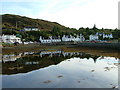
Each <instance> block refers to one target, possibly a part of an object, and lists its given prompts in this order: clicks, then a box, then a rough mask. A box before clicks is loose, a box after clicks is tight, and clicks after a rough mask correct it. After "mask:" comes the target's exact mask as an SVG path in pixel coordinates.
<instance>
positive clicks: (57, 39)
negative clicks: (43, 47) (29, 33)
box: [39, 36, 61, 43]
mask: <svg viewBox="0 0 120 90" xmlns="http://www.w3.org/2000/svg"><path fill="white" fill-rule="evenodd" d="M39 40H40V42H41V43H54V42H61V39H60V36H58V37H52V36H49V38H47V39H46V38H44V37H42V36H40V38H39Z"/></svg>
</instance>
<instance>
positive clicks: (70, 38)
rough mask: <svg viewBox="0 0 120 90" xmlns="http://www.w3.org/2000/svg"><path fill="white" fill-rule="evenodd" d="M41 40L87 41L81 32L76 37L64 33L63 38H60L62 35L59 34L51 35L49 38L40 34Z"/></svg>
mask: <svg viewBox="0 0 120 90" xmlns="http://www.w3.org/2000/svg"><path fill="white" fill-rule="evenodd" d="M39 40H40V42H41V43H54V42H62V41H65V42H67V41H75V42H82V41H85V38H84V36H83V35H82V34H80V35H77V36H76V37H74V36H72V35H63V37H62V38H60V36H58V37H53V36H49V38H47V39H45V38H44V37H42V36H40V38H39Z"/></svg>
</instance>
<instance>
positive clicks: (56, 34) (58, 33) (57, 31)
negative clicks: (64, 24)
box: [52, 26, 60, 36]
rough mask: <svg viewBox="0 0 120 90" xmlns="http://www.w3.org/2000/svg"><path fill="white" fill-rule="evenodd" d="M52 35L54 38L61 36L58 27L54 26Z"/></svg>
mask: <svg viewBox="0 0 120 90" xmlns="http://www.w3.org/2000/svg"><path fill="white" fill-rule="evenodd" d="M52 35H53V36H58V35H60V29H59V28H58V27H56V26H54V27H53V29H52Z"/></svg>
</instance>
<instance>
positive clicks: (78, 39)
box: [62, 34, 85, 42]
mask: <svg viewBox="0 0 120 90" xmlns="http://www.w3.org/2000/svg"><path fill="white" fill-rule="evenodd" d="M84 40H85V38H84V36H83V35H82V34H80V35H77V37H74V36H72V35H63V37H62V41H76V42H81V41H84Z"/></svg>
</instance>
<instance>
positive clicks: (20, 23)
mask: <svg viewBox="0 0 120 90" xmlns="http://www.w3.org/2000/svg"><path fill="white" fill-rule="evenodd" d="M0 16H2V27H3V29H11V28H12V29H16V23H17V29H22V28H24V27H28V26H31V27H38V28H39V29H40V30H42V31H51V30H52V29H53V27H54V26H55V27H58V28H59V29H60V30H63V31H64V30H68V29H69V28H67V27H65V26H63V25H60V24H58V23H57V22H50V21H46V20H42V19H32V18H29V17H25V16H19V15H13V14H4V15H0Z"/></svg>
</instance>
